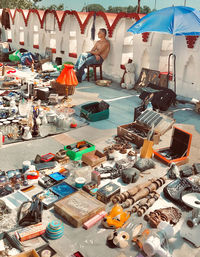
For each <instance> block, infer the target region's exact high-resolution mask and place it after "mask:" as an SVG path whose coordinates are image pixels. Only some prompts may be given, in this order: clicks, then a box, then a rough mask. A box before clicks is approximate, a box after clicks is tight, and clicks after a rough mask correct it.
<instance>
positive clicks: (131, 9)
mask: <svg viewBox="0 0 200 257" xmlns="http://www.w3.org/2000/svg"><path fill="white" fill-rule="evenodd" d="M136 9H137V6H132V5H129V6H128V7H127V13H135V12H136Z"/></svg>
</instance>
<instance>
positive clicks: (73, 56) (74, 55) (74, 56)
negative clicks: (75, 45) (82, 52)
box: [69, 53, 77, 58]
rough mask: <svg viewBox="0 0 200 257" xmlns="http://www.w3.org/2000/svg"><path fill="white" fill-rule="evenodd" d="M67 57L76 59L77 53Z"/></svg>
mask: <svg viewBox="0 0 200 257" xmlns="http://www.w3.org/2000/svg"><path fill="white" fill-rule="evenodd" d="M69 57H72V58H77V53H69Z"/></svg>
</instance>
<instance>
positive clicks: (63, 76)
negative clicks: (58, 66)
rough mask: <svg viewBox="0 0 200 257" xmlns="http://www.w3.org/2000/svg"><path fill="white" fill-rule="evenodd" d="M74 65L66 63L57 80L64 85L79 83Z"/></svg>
mask: <svg viewBox="0 0 200 257" xmlns="http://www.w3.org/2000/svg"><path fill="white" fill-rule="evenodd" d="M73 67H74V66H73V65H70V64H64V69H63V70H62V71H61V73H60V76H58V78H57V80H56V81H57V82H58V83H60V84H62V85H67V86H76V85H78V80H77V77H76V74H75V71H74V70H73Z"/></svg>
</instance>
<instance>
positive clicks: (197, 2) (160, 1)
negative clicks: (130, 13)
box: [40, 0, 200, 11]
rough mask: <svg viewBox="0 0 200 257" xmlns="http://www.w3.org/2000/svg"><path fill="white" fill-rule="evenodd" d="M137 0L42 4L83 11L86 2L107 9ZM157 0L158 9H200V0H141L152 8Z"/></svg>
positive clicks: (46, 0) (45, 1) (62, 0)
mask: <svg viewBox="0 0 200 257" xmlns="http://www.w3.org/2000/svg"><path fill="white" fill-rule="evenodd" d="M137 2H138V1H137V0H42V1H41V2H40V6H50V5H53V4H56V5H59V4H64V9H65V10H76V11H81V9H82V7H83V6H84V4H86V5H87V4H101V5H102V6H103V7H104V8H105V9H107V8H108V6H110V5H111V6H123V7H125V6H129V5H132V6H135V5H137ZM155 2H156V9H157V10H158V9H161V8H165V7H169V6H172V5H184V3H185V2H186V6H190V7H193V8H196V9H199V10H200V0H141V6H143V5H147V6H149V7H150V8H151V9H154V7H155Z"/></svg>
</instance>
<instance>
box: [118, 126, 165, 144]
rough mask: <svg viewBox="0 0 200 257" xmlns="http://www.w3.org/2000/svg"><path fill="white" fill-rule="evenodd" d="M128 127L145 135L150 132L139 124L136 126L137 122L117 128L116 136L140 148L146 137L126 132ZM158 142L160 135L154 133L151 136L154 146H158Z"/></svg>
mask: <svg viewBox="0 0 200 257" xmlns="http://www.w3.org/2000/svg"><path fill="white" fill-rule="evenodd" d="M129 127H135V128H136V129H138V130H140V131H144V132H145V133H146V134H147V133H148V132H149V131H150V129H148V128H146V127H144V126H143V125H141V124H137V122H132V123H129V124H125V125H122V126H118V127H117V135H118V136H121V137H124V138H125V139H127V140H128V141H130V142H131V143H133V144H135V145H137V146H138V147H141V146H142V145H143V143H144V139H147V137H142V136H140V135H137V134H135V133H133V132H131V131H129V130H128V128H129ZM159 141H160V134H159V133H158V132H154V134H153V142H154V144H158V143H159Z"/></svg>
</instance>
